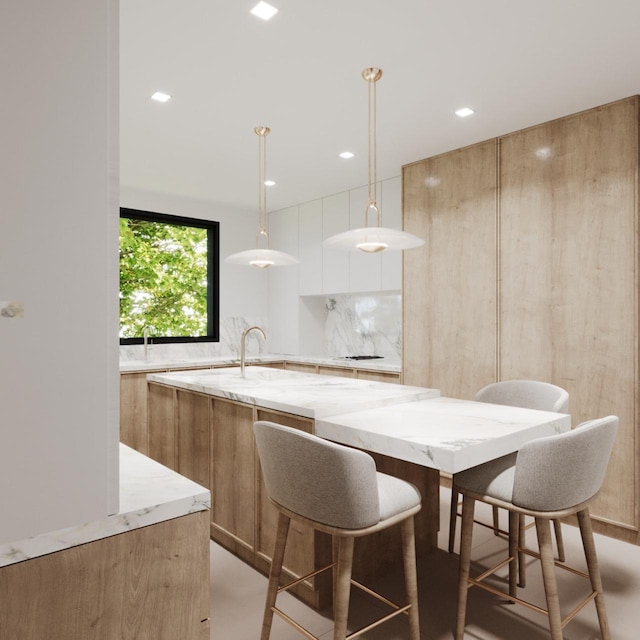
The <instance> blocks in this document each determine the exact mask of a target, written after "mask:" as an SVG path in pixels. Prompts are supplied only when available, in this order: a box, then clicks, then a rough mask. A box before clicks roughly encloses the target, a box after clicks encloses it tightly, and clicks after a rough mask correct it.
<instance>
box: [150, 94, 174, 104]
mask: <svg viewBox="0 0 640 640" xmlns="http://www.w3.org/2000/svg"><path fill="white" fill-rule="evenodd" d="M151 99H152V100H155V101H156V102H168V101H169V100H171V96H170V95H169V94H168V93H162V91H156V92H155V93H154V94H153V95H152V96H151Z"/></svg>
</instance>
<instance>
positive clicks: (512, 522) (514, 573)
mask: <svg viewBox="0 0 640 640" xmlns="http://www.w3.org/2000/svg"><path fill="white" fill-rule="evenodd" d="M519 522H520V514H519V513H516V512H515V511H509V558H510V562H509V595H510V596H516V595H517V590H518V584H517V583H518V564H519V563H518V539H519V528H520V527H519Z"/></svg>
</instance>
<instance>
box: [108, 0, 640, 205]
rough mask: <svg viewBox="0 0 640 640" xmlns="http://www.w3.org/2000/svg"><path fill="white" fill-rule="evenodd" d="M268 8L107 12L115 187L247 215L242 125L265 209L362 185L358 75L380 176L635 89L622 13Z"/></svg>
mask: <svg viewBox="0 0 640 640" xmlns="http://www.w3.org/2000/svg"><path fill="white" fill-rule="evenodd" d="M270 1H271V4H273V5H274V6H276V7H278V8H279V9H280V12H279V13H278V14H277V15H276V16H275V17H274V18H273V19H272V20H271V21H270V22H263V21H262V20H259V19H257V18H255V17H254V16H252V15H251V14H250V13H249V9H251V7H252V6H253V5H254V4H255V3H256V2H257V0H121V2H120V5H121V9H120V11H121V26H120V39H121V47H120V56H121V59H120V67H121V71H120V87H121V96H120V99H121V119H120V131H121V135H120V137H121V166H120V173H121V182H122V184H123V185H125V186H130V187H136V188H140V189H145V190H151V191H159V192H166V193H171V194H177V195H181V196H186V197H192V198H196V199H202V200H207V201H216V202H221V203H224V204H231V205H235V206H239V207H241V208H245V209H249V210H251V211H256V209H257V173H258V164H257V163H258V161H257V153H258V152H257V144H258V143H257V137H256V135H255V134H254V133H253V128H254V127H255V126H257V125H267V126H269V127H271V130H272V131H271V135H270V136H269V138H268V171H267V173H268V177H270V178H272V179H273V180H275V181H276V182H277V185H276V186H275V187H272V188H270V189H269V190H268V207H269V210H277V209H280V208H283V207H287V206H290V205H293V204H297V203H300V202H305V201H308V200H312V199H316V198H318V197H321V196H325V195H330V194H333V193H337V192H340V191H344V190H346V189H348V188H352V187H356V186H359V185H362V184H365V183H366V179H367V178H366V176H367V165H366V151H367V147H366V145H367V133H366V132H367V126H366V117H367V85H366V82H365V81H364V80H363V79H362V78H361V76H360V73H361V71H362V70H363V69H364V68H365V67H369V66H377V67H380V68H382V69H383V71H384V75H383V77H382V79H381V80H380V81H379V82H378V84H377V90H378V103H377V104H378V177H379V178H388V177H393V176H397V175H399V174H400V169H401V166H402V165H403V164H407V163H410V162H413V161H416V160H420V159H422V158H426V157H429V156H432V155H435V154H438V153H442V152H446V151H448V150H451V149H455V148H458V147H461V146H465V145H468V144H471V143H474V142H478V141H481V140H486V139H488V138H491V137H495V136H497V135H500V134H504V133H509V132H511V131H516V130H518V129H521V128H524V127H528V126H531V125H534V124H538V123H540V122H546V121H548V120H551V119H553V118H557V117H561V116H564V115H568V114H571V113H575V112H578V111H581V110H583V109H587V108H590V107H594V106H597V105H600V104H605V103H607V102H611V101H613V100H617V99H620V98H625V97H627V96H630V95H633V94H636V93H639V92H640V38H639V37H638V25H639V24H640V1H639V0H535V1H528V2H524V1H523V0H318V1H316V2H311V1H310V0H270ZM158 90H161V91H165V92H167V93H169V94H171V95H172V96H173V99H172V100H171V101H170V102H168V103H166V104H160V103H156V102H153V101H152V100H150V96H151V94H152V93H154V92H155V91H158ZM462 106H469V107H471V108H473V109H475V110H476V114H475V115H473V116H471V117H469V118H466V119H460V118H458V117H457V116H455V115H454V113H453V112H454V110H455V109H458V108H459V107H462ZM346 149H348V150H351V151H353V152H354V153H356V154H357V155H356V157H355V158H353V159H352V160H349V161H346V160H342V159H341V158H339V157H338V153H339V152H341V151H344V150H346ZM175 213H179V212H175Z"/></svg>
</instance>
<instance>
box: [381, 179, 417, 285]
mask: <svg viewBox="0 0 640 640" xmlns="http://www.w3.org/2000/svg"><path fill="white" fill-rule="evenodd" d="M378 194H379V198H380V211H381V212H382V226H383V227H389V228H391V229H402V178H400V176H398V177H397V178H391V179H389V180H384V181H383V182H381V183H380V186H379V189H378ZM409 251H411V249H409ZM402 253H403V252H402V251H383V252H382V253H381V254H380V289H381V291H395V290H400V289H401V288H402Z"/></svg>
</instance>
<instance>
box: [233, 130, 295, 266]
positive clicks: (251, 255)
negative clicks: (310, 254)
mask: <svg viewBox="0 0 640 640" xmlns="http://www.w3.org/2000/svg"><path fill="white" fill-rule="evenodd" d="M253 131H254V133H255V134H256V135H257V136H258V233H257V234H256V248H255V249H248V250H247V251H239V252H238V253H233V254H231V255H230V256H227V257H226V258H225V260H224V261H225V262H227V263H229V264H241V265H245V266H248V267H256V268H258V269H267V268H269V267H286V266H289V265H292V264H298V262H299V260H298V258H296V257H295V256H292V255H289V254H288V253H284V252H283V251H275V250H274V249H270V248H269V232H268V231H267V222H268V220H267V190H266V186H265V175H266V172H267V136H268V135H269V132H270V131H271V129H269V127H256V128H255V129H254V130H253ZM261 240H262V241H263V244H264V247H262V248H261V247H260V241H261Z"/></svg>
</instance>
